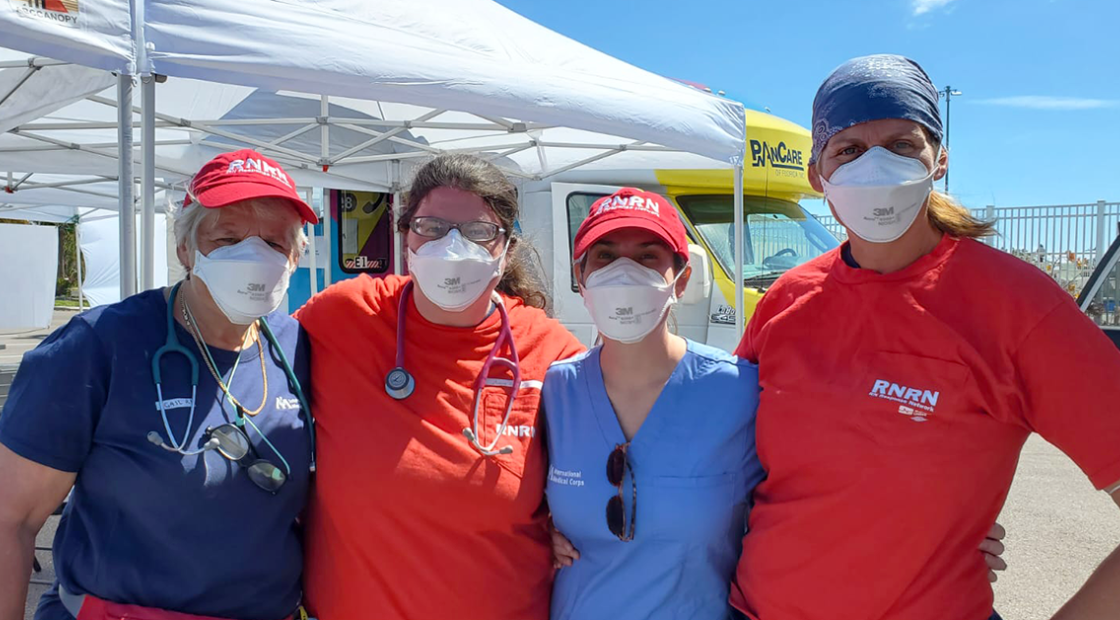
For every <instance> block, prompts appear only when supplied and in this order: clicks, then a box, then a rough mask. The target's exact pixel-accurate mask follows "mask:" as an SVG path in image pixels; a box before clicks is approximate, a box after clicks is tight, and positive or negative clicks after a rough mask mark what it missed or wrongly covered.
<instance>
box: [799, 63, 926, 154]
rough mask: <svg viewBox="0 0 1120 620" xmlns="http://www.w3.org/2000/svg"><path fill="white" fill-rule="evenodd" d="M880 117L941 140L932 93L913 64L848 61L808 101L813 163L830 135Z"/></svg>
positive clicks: (924, 73)
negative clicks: (920, 128) (903, 122)
mask: <svg viewBox="0 0 1120 620" xmlns="http://www.w3.org/2000/svg"><path fill="white" fill-rule="evenodd" d="M884 118H901V119H906V120H910V121H914V122H915V123H918V124H920V125H921V126H923V127H925V128H926V129H927V130H929V132H930V134H931V135H932V137H933V139H934V140H935V141H936V142H938V143H940V142H941V134H942V129H941V111H940V110H939V109H938V107H937V89H936V88H934V86H933V82H931V81H930V79H929V76H928V75H926V72H925V71H923V70H922V68H921V67H920V66H918V63H916V62H914V61H913V60H910V59H909V58H904V57H902V56H896V55H894V54H875V55H874V56H862V57H860V58H853V59H851V60H849V61H848V62H846V63H844V64H842V65H840V66H839V67H837V68H836V70H835V71H833V72H832V75H830V76H828V79H826V80H825V81H824V84H821V87H820V89H819V90H818V91H817V96H816V98H814V99H813V154H812V156H811V157H810V158H809V163H810V164H812V163H815V162H816V161H817V158H818V157H820V154H821V151H822V150H824V147H825V145H826V144H828V141H829V140H830V139H831V138H832V136H834V135H836V134H837V133H839V132H840V131H841V130H844V129H847V128H848V127H851V126H853V125H858V124H860V123H866V122H868V121H876V120H879V119H884Z"/></svg>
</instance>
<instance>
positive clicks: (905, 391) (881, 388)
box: [868, 379, 941, 422]
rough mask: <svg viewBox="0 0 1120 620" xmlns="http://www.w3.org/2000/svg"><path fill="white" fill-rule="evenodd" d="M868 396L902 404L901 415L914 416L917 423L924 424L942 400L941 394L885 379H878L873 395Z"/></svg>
mask: <svg viewBox="0 0 1120 620" xmlns="http://www.w3.org/2000/svg"><path fill="white" fill-rule="evenodd" d="M868 396H871V397H872V398H881V399H884V400H889V401H893V402H896V403H900V406H899V408H898V412H899V413H901V414H902V415H908V416H912V419H913V420H914V421H915V422H924V421H925V420H926V418H927V417H928V416H929V415H930V414H932V413H933V412H934V409H936V408H937V401H938V399H940V398H941V392H934V391H931V390H922V389H918V388H912V387H908V386H905V385H899V384H897V383H892V382H890V381H886V380H884V379H876V380H875V385H874V386H872V388H871V393H870V394H868Z"/></svg>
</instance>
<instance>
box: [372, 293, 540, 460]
mask: <svg viewBox="0 0 1120 620" xmlns="http://www.w3.org/2000/svg"><path fill="white" fill-rule="evenodd" d="M412 284H413V283H412V281H409V282H407V283H406V284H405V285H404V290H403V291H402V292H401V300H400V303H399V305H398V306H397V361H396V368H393V369H392V370H390V371H389V374H388V375H386V376H385V392H386V393H387V394H389V396H391V397H393V398H395V399H397V400H404V399H406V398H408V397H409V396H411V395H412V392H413V391H414V390H415V389H416V380H415V379H414V378H413V377H412V373H410V372H408V370H406V369H405V367H404V329H405V315H406V314H407V313H408V298H409V295H410V294H411V293H412ZM491 299H492V300H493V302H494V306H495V307H497V309H498V314H499V315H500V316H501V321H502V326H501V330H500V331H499V332H498V339H497V340H495V341H494V347H493V348H492V349H490V355H488V356H487V357H486V362H485V363H483V364H482V370H480V371H479V372H478V376H477V377H475V380H474V408H473V410H472V411H471V426H470V427H469V428H464V429H463V436H464V437H466V438H467V441H469V442H470V443H471V446H473V447H474V449H475V450H478V452H479V453H480V454H482V455H483V456H494V455H496V454H512V453H513V446H502V447H501V448H499V449H495V448H496V447H497V445H498V441H499V440H500V439H501V438H502V436H503V435H505V433H506V429H507V428H509V417H510V413H511V412H512V411H513V399H514V398H516V397H517V393H518V390H520V389H521V362H520V360H519V359H518V357H517V348H516V347H515V346H514V344H513V332H512V331H511V330H510V327H509V315H508V314H507V313H506V307H505V304H504V303H503V302H502V298H501V296H500V295H498V293H496V292H494V293H492V294H491ZM502 345H507V346H509V358H508V359H507V358H504V357H498V351H500V350H501V348H502ZM495 365H497V366H499V367H504V368H506V369H508V370H509V372H510V374H511V375H513V383H512V387H511V392H510V396H509V401H507V403H506V413H505V416H503V417H502V423H501V425H500V426H498V430H497V433H496V434H495V436H494V441H492V442H490V443H489V444H486V445H483V444H482V443H481V441H480V440H479V434H478V407H479V404H480V403H481V399H482V388H484V387H485V386H486V380H487V379H488V378H489V376H490V369H491V368H493V367H494V366H495Z"/></svg>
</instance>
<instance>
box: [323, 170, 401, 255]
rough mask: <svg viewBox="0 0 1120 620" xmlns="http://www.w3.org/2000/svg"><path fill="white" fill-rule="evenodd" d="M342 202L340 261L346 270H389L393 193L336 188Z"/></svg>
mask: <svg viewBox="0 0 1120 620" xmlns="http://www.w3.org/2000/svg"><path fill="white" fill-rule="evenodd" d="M333 193H334V194H335V196H334V198H335V200H336V201H337V202H336V204H337V205H338V220H339V224H338V248H339V252H338V262H339V265H338V266H339V267H340V268H341V269H342V271H343V273H370V274H380V273H385V272H386V271H388V270H389V257H390V256H391V254H390V252H391V251H392V247H393V245H392V243H393V228H392V221H393V213H392V202H393V197H392V194H385V193H380V192H349V191H342V190H333Z"/></svg>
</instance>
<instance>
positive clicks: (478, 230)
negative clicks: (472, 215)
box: [408, 217, 506, 243]
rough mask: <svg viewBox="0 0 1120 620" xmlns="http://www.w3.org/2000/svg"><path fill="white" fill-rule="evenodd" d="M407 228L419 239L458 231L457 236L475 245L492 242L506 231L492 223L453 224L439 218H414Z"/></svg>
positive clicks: (436, 237) (434, 237) (479, 221)
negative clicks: (459, 235) (419, 237)
mask: <svg viewBox="0 0 1120 620" xmlns="http://www.w3.org/2000/svg"><path fill="white" fill-rule="evenodd" d="M408 228H409V230H411V231H412V232H414V233H416V234H418V235H420V236H421V237H428V238H430V239H439V238H440V237H443V236H444V235H446V234H447V233H449V232H451V231H452V230H458V231H459V234H461V235H463V236H464V237H466V238H467V239H469V240H470V241H474V242H475V243H486V242H488V241H493V240H494V239H495V238H497V236H498V235H499V234H502V233H505V232H506V229H504V228H502V227H501V226H498V225H497V224H495V223H494V222H484V221H482V220H475V221H473V222H461V223H459V224H455V223H452V222H448V221H447V220H445V219H443V218H439V217H414V218H412V221H411V222H409V223H408Z"/></svg>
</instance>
